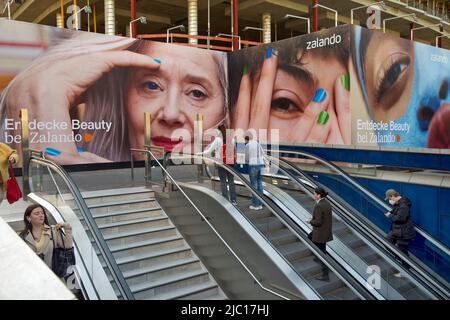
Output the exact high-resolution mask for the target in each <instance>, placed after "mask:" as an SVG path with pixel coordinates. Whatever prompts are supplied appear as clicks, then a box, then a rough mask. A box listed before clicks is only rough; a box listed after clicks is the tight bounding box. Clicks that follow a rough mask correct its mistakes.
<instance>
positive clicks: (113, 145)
mask: <svg viewBox="0 0 450 320" xmlns="http://www.w3.org/2000/svg"><path fill="white" fill-rule="evenodd" d="M30 29H32V30H31V31H32V32H30ZM0 30H1V31H2V32H1V33H0V76H3V77H4V78H6V75H8V78H9V79H10V81H8V82H7V83H6V84H4V87H3V88H1V90H2V94H1V98H0V110H1V141H3V142H6V143H8V144H10V145H12V147H14V148H20V140H21V136H20V119H19V112H20V109H21V108H27V109H28V111H29V122H30V123H29V129H30V147H31V148H34V149H39V150H42V151H45V154H46V156H47V157H48V158H50V159H51V160H53V161H55V162H57V163H60V164H80V163H91V162H109V161H113V162H117V161H128V160H130V148H142V147H143V146H144V112H149V113H150V114H151V133H152V134H151V140H152V144H153V145H157V146H163V147H165V148H166V150H169V151H171V150H172V149H174V148H175V147H178V148H182V149H183V150H188V151H192V150H193V148H192V144H193V140H194V139H193V137H194V127H195V125H194V121H195V120H196V116H197V114H204V115H205V116H204V128H205V129H208V128H215V127H217V125H218V124H220V123H222V122H223V121H224V119H225V118H226V116H227V100H226V99H227V91H228V89H227V81H228V80H227V78H228V77H227V73H226V72H227V67H226V53H223V52H215V51H207V50H201V49H197V48H191V47H188V46H180V45H170V44H166V43H160V42H153V41H143V40H136V39H132V38H123V37H115V36H107V35H102V34H95V33H87V32H77V31H73V30H66V29H58V28H52V27H47V26H42V25H33V24H28V23H23V22H15V21H6V20H0ZM28 32H29V33H28ZM18 33H19V34H24V35H25V34H27V33H28V36H24V37H25V38H24V37H21V38H19V39H18V38H16V34H18ZM31 48H40V49H41V50H40V51H30V49H31ZM25 52H28V53H29V54H30V55H31V56H32V57H31V59H30V57H28V58H27V59H22V58H21V56H23V55H25ZM33 54H34V55H33ZM136 157H142V155H139V154H136Z"/></svg>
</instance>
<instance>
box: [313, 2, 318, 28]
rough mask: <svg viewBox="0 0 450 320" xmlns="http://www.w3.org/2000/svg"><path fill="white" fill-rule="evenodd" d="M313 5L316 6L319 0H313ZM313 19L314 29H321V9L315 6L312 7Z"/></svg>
mask: <svg viewBox="0 0 450 320" xmlns="http://www.w3.org/2000/svg"><path fill="white" fill-rule="evenodd" d="M312 2H313V3H312V6H315V5H316V4H318V3H319V0H312ZM312 18H313V19H312V20H313V31H318V30H319V11H318V8H317V7H315V8H313V9H312Z"/></svg>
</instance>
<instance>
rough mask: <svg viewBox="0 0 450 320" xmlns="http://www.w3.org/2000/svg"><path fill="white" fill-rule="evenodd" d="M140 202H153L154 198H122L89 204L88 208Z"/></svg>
mask: <svg viewBox="0 0 450 320" xmlns="http://www.w3.org/2000/svg"><path fill="white" fill-rule="evenodd" d="M141 202H155V199H154V198H149V199H130V200H122V201H111V202H103V203H97V204H92V205H89V206H88V207H89V209H95V208H103V207H115V206H120V205H124V204H133V203H141Z"/></svg>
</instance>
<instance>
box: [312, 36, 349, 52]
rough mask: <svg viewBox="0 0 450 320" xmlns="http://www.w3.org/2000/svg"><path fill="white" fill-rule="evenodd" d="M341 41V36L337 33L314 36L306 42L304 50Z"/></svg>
mask: <svg viewBox="0 0 450 320" xmlns="http://www.w3.org/2000/svg"><path fill="white" fill-rule="evenodd" d="M341 41H342V37H341V36H340V35H339V34H333V35H332V36H330V37H327V38H322V39H319V38H316V39H315V40H311V41H308V42H307V43H306V45H307V46H306V50H309V49H315V48H321V47H326V46H332V45H334V44H338V43H341Z"/></svg>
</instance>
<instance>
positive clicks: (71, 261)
mask: <svg viewBox="0 0 450 320" xmlns="http://www.w3.org/2000/svg"><path fill="white" fill-rule="evenodd" d="M50 230H51V234H52V241H53V258H52V270H53V272H54V273H55V274H56V275H57V276H58V277H60V278H62V277H64V276H65V275H66V273H67V269H68V268H69V267H70V266H74V265H75V252H74V249H73V247H71V248H66V245H65V244H64V235H63V233H62V230H61V229H59V233H60V235H61V241H62V244H63V247H62V248H60V247H58V246H56V244H55V240H54V237H53V228H51V229H50Z"/></svg>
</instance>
